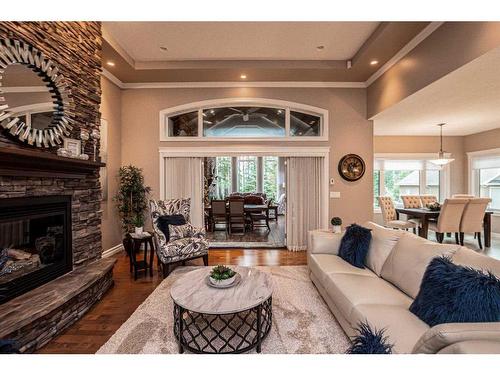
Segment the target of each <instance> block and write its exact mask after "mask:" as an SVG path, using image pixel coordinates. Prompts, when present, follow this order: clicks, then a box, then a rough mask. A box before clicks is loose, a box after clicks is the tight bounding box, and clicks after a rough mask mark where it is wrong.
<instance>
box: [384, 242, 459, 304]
mask: <svg viewBox="0 0 500 375" xmlns="http://www.w3.org/2000/svg"><path fill="white" fill-rule="evenodd" d="M459 247H460V246H459V245H448V244H446V245H444V244H437V243H434V242H431V241H428V240H426V239H423V238H421V237H418V236H416V235H414V234H411V233H405V234H404V235H403V236H401V238H400V240H399V241H398V243H397V244H396V246H395V247H394V249H393V250H392V252H391V253H390V254H389V256H388V257H387V260H386V261H385V263H384V266H383V267H382V272H381V276H382V277H383V278H384V279H385V280H387V281H389V282H391V283H392V284H394V285H395V286H396V287H398V288H399V289H401V290H402V291H403V292H405V293H406V294H408V295H409V296H410V297H412V298H415V297H416V296H417V294H418V291H419V288H420V283H421V282H422V278H423V276H424V272H425V269H426V268H427V265H428V264H429V263H430V261H431V260H432V259H433V258H435V257H438V256H441V255H446V256H452V255H453V254H455V252H456V251H457V250H458V249H459Z"/></svg>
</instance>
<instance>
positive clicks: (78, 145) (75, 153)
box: [64, 138, 82, 158]
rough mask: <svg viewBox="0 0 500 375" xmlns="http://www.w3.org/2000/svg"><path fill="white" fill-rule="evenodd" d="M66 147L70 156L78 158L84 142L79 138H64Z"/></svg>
mask: <svg viewBox="0 0 500 375" xmlns="http://www.w3.org/2000/svg"><path fill="white" fill-rule="evenodd" d="M64 148H65V149H66V150H67V151H68V152H69V155H70V157H72V158H78V157H79V156H80V154H81V151H82V142H81V141H80V140H78V139H71V138H64Z"/></svg>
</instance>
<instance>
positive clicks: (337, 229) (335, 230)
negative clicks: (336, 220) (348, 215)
mask: <svg viewBox="0 0 500 375" xmlns="http://www.w3.org/2000/svg"><path fill="white" fill-rule="evenodd" d="M341 232H342V226H341V225H334V226H333V233H341Z"/></svg>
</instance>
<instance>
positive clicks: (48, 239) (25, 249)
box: [0, 195, 72, 304]
mask: <svg viewBox="0 0 500 375" xmlns="http://www.w3.org/2000/svg"><path fill="white" fill-rule="evenodd" d="M71 270H72V245H71V196H69V195H59V196H43V197H23V198H6V199H0V304H2V303H4V302H7V301H8V300H10V299H12V298H14V297H17V296H19V295H21V294H23V293H26V292H27V291H29V290H31V289H34V288H36V287H38V286H40V285H42V284H45V283H46V282H48V281H50V280H53V279H55V278H57V277H59V276H61V275H63V274H65V273H67V272H70V271H71Z"/></svg>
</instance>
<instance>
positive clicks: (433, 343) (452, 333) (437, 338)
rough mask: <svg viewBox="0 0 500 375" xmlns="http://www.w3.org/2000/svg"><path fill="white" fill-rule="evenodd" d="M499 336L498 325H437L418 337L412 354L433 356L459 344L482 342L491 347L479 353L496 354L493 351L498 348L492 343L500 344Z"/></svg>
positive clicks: (499, 329)
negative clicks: (487, 343) (490, 344)
mask: <svg viewBox="0 0 500 375" xmlns="http://www.w3.org/2000/svg"><path fill="white" fill-rule="evenodd" d="M499 335H500V323H448V324H438V325H437V326H434V327H432V328H430V329H429V330H428V331H427V332H425V334H423V335H422V337H420V339H419V340H418V341H417V343H416V344H415V346H414V348H413V351H412V352H413V353H423V354H433V353H437V352H440V351H441V350H443V349H444V348H447V347H448V346H450V345H454V344H457V343H460V342H467V341H475V340H481V341H482V340H484V341H485V342H488V341H490V342H491V343H492V347H491V348H490V349H491V350H484V351H481V352H480V353H498V352H497V351H495V349H496V348H498V346H494V345H493V343H494V342H497V343H500V342H499V341H498V337H499ZM469 346H470V345H469ZM471 353H472V352H471Z"/></svg>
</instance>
